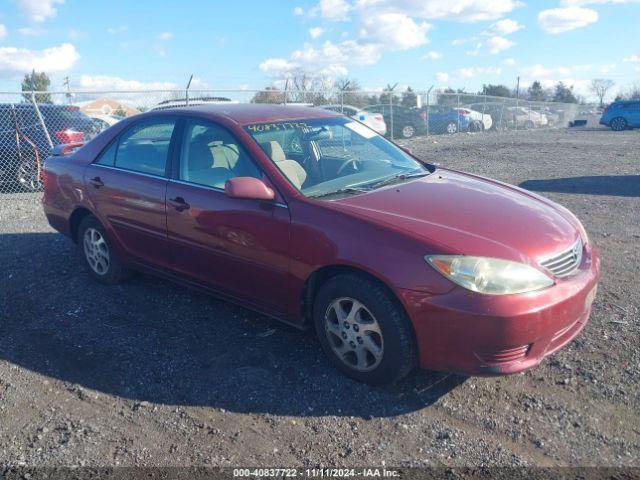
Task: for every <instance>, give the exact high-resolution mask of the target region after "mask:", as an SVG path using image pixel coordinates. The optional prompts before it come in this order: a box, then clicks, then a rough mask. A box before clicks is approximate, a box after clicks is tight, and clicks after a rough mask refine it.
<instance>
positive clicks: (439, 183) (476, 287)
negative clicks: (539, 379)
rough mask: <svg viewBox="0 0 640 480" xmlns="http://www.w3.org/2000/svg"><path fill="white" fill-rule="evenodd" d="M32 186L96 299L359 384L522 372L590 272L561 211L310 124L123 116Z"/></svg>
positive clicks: (208, 116)
mask: <svg viewBox="0 0 640 480" xmlns="http://www.w3.org/2000/svg"><path fill="white" fill-rule="evenodd" d="M44 184H45V192H44V199H43V203H44V210H45V213H46V215H47V218H48V220H49V222H50V224H51V225H52V226H53V227H54V228H55V229H57V230H59V231H60V232H62V233H64V234H66V235H68V236H69V237H70V238H71V239H72V240H73V241H74V242H76V243H77V245H78V247H79V250H80V252H81V254H82V257H83V261H84V262H85V263H86V265H87V267H88V271H89V273H90V274H91V275H92V276H93V277H94V278H95V279H96V280H97V281H99V282H103V283H107V284H114V283H118V282H121V281H123V280H125V279H126V278H127V276H128V275H129V273H130V272H131V271H134V270H142V271H146V272H151V273H154V274H157V275H161V276H164V277H166V278H168V279H171V280H176V281H180V282H184V283H187V284H189V285H192V286H196V287H199V288H203V289H206V290H208V291H210V292H212V293H215V294H216V295H219V296H222V297H223V298H226V299H228V300H230V301H234V302H239V303H241V304H243V305H245V306H247V307H249V308H252V309H254V310H257V311H259V312H262V313H264V314H266V315H269V316H272V317H275V318H277V319H280V320H282V321H284V322H287V323H289V324H291V325H295V326H297V327H301V328H304V327H308V326H313V328H315V331H316V333H317V335H318V338H319V340H320V343H321V345H322V347H323V349H324V351H325V352H326V354H327V355H328V357H329V359H330V360H331V362H332V363H333V364H334V365H335V366H336V367H337V368H339V369H340V370H342V371H343V372H344V373H346V374H347V375H350V376H351V377H353V378H356V379H358V380H361V381H364V382H369V383H385V382H390V381H394V380H396V379H398V378H400V377H402V376H403V375H404V374H406V373H407V372H408V371H409V370H411V369H412V368H413V367H414V366H415V365H419V366H420V367H422V368H425V369H434V370H445V371H453V372H459V373H464V374H471V375H498V374H507V373H514V372H519V371H522V370H524V369H527V368H530V367H533V366H534V365H537V364H538V363H540V362H541V361H542V359H543V358H545V357H546V356H547V355H549V354H551V353H553V352H554V351H556V350H557V349H559V348H561V347H562V346H563V345H565V344H567V343H568V342H569V341H571V340H572V339H573V338H574V337H575V336H576V335H577V334H578V333H579V332H580V331H581V330H582V328H583V327H584V326H585V324H586V322H587V319H588V317H589V314H590V311H591V304H592V302H593V299H594V297H595V294H596V285H597V281H598V277H599V270H600V265H599V259H598V255H597V253H596V249H595V247H594V245H593V244H592V243H591V242H590V241H589V239H588V237H587V234H586V232H585V230H584V228H583V227H582V225H581V224H580V222H579V221H578V220H577V219H576V217H575V216H573V215H572V214H571V213H570V212H569V211H568V210H566V209H565V208H563V207H561V206H559V205H557V204H555V203H553V202H551V201H549V200H547V199H545V198H542V197H540V196H537V195H534V194H532V193H530V192H527V191H525V190H521V189H519V188H516V187H513V186H511V185H507V184H503V183H500V182H497V181H494V180H489V179H486V178H481V177H478V176H476V175H471V174H467V173H462V172H457V171H454V170H450V169H446V168H442V167H437V166H434V165H432V164H430V163H427V162H425V161H423V160H421V159H418V158H415V157H414V156H413V155H411V154H410V153H409V152H408V151H405V150H404V149H402V148H400V147H398V146H397V145H395V144H393V143H391V142H389V141H388V140H386V139H385V138H383V137H382V136H380V135H378V134H377V133H376V132H374V131H373V130H370V129H369V128H368V127H366V126H365V125H363V124H361V123H358V122H357V121H354V120H353V119H351V118H348V117H344V116H342V115H339V114H335V113H333V112H330V111H327V110H322V109H315V108H300V107H294V106H272V105H209V106H201V107H188V108H179V109H174V110H165V111H159V112H151V113H147V114H142V115H136V116H134V117H130V118H128V119H125V120H123V121H121V122H119V123H118V124H116V125H115V126H113V127H111V128H109V129H108V130H106V131H105V132H103V133H102V134H100V135H98V136H97V137H95V138H94V139H93V140H92V141H90V142H89V143H87V144H85V145H66V146H61V147H58V149H57V151H56V152H55V154H54V155H53V156H52V157H50V158H49V159H47V161H46V162H45V170H44Z"/></svg>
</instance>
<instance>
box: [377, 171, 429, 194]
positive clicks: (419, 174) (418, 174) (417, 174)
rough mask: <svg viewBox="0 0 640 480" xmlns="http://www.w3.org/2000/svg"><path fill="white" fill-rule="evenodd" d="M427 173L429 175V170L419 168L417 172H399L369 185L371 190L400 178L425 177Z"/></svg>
mask: <svg viewBox="0 0 640 480" xmlns="http://www.w3.org/2000/svg"><path fill="white" fill-rule="evenodd" d="M427 175H431V172H428V171H427V172H425V171H423V170H420V171H419V172H410V173H399V174H397V175H393V176H392V177H388V178H385V179H384V180H380V181H379V182H377V183H374V184H371V185H369V188H370V189H371V190H374V189H376V188H380V187H384V186H386V185H391V184H392V183H395V182H397V181H400V180H408V179H410V178H418V177H426V176H427Z"/></svg>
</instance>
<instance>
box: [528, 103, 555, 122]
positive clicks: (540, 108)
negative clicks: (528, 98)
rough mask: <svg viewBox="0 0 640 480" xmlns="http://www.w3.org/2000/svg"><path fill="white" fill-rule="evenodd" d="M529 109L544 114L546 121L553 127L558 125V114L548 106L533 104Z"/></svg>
mask: <svg viewBox="0 0 640 480" xmlns="http://www.w3.org/2000/svg"><path fill="white" fill-rule="evenodd" d="M531 110H533V111H534V112H538V113H539V114H541V115H544V116H545V117H546V118H547V122H548V125H549V126H550V127H555V126H558V125H560V114H559V113H556V112H554V111H553V110H551V109H550V108H549V107H547V106H545V105H535V106H532V107H531Z"/></svg>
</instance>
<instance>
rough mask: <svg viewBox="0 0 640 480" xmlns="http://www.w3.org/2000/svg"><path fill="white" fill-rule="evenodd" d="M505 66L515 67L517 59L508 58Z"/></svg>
mask: <svg viewBox="0 0 640 480" xmlns="http://www.w3.org/2000/svg"><path fill="white" fill-rule="evenodd" d="M504 64H505V65H509V66H510V67H512V66H513V65H515V64H516V59H515V58H507V59H506V60H505V61H504Z"/></svg>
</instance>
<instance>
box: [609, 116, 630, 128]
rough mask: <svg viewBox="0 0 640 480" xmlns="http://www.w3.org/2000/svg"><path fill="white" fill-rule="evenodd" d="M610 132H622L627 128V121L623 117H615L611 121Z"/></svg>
mask: <svg viewBox="0 0 640 480" xmlns="http://www.w3.org/2000/svg"><path fill="white" fill-rule="evenodd" d="M610 125H611V130H613V131H614V132H622V131H623V130H626V129H627V128H628V124H627V120H626V119H625V118H624V117H616V118H614V119H613V120H611V123H610Z"/></svg>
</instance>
